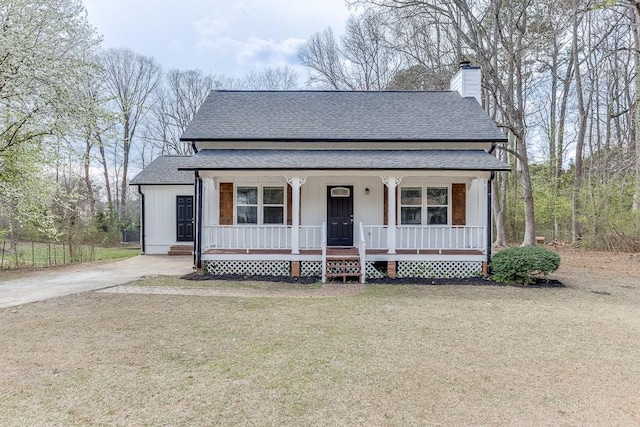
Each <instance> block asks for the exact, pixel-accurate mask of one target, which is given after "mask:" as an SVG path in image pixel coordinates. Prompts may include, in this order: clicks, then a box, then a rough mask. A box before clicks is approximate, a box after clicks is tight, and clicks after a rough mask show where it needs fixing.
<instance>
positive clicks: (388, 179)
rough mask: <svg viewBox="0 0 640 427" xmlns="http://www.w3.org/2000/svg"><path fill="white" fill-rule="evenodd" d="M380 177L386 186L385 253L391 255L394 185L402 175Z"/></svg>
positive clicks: (394, 224)
mask: <svg viewBox="0 0 640 427" xmlns="http://www.w3.org/2000/svg"><path fill="white" fill-rule="evenodd" d="M381 178H382V182H383V183H384V185H386V186H387V202H388V209H387V247H388V251H387V253H388V254H391V255H393V254H395V253H396V223H397V221H396V187H397V186H398V184H400V182H401V181H402V177H397V176H383V177H381Z"/></svg>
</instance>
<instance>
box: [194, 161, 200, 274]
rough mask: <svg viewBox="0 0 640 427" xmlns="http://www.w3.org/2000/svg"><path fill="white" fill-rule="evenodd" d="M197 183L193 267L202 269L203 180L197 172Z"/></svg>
mask: <svg viewBox="0 0 640 427" xmlns="http://www.w3.org/2000/svg"><path fill="white" fill-rule="evenodd" d="M195 176H196V182H195V191H196V203H197V205H196V242H195V245H194V248H193V266H194V268H202V178H200V173H199V172H198V171H195Z"/></svg>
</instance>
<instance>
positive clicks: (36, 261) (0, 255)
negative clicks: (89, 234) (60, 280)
mask: <svg viewBox="0 0 640 427" xmlns="http://www.w3.org/2000/svg"><path fill="white" fill-rule="evenodd" d="M95 259H96V248H95V246H92V245H76V246H74V247H73V256H72V254H71V253H70V251H69V245H68V244H66V243H57V242H16V244H15V246H13V247H12V246H11V243H10V242H9V241H6V240H3V241H2V246H1V247H0V269H9V268H26V267H51V266H56V265H64V264H71V263H76V262H86V261H95Z"/></svg>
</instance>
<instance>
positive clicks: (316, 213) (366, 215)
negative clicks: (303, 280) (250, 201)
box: [172, 171, 489, 238]
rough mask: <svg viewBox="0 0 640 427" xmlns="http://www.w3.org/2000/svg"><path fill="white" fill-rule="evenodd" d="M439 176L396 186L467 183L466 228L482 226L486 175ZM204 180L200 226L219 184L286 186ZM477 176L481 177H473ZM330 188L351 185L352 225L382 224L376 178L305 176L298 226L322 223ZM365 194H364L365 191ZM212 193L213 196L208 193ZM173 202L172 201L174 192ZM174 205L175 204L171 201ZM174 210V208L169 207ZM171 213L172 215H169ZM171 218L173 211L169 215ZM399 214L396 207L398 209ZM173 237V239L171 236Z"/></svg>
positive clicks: (211, 216) (212, 211)
mask: <svg viewBox="0 0 640 427" xmlns="http://www.w3.org/2000/svg"><path fill="white" fill-rule="evenodd" d="M284 173H286V175H287V176H297V175H303V176H304V175H305V173H304V172H302V173H301V171H286V172H284ZM325 173H326V172H325ZM440 174H441V175H439V176H436V175H434V172H428V173H425V176H405V177H404V178H403V179H402V182H401V183H400V185H399V186H400V187H402V186H412V185H420V186H434V187H437V186H445V187H448V188H451V184H452V183H466V184H467V197H466V200H467V225H477V226H484V225H486V206H487V205H486V198H487V196H486V194H487V193H486V179H487V178H488V176H489V172H475V174H476V176H472V175H470V174H469V175H466V176H462V175H457V174H454V173H452V172H448V171H447V172H440ZM201 175H202V176H203V177H204V178H205V180H204V185H205V191H204V193H205V200H204V204H203V206H204V210H205V213H204V218H205V221H204V225H215V224H217V223H218V215H219V212H218V205H217V202H212V201H211V200H209V201H207V200H206V199H207V198H209V199H210V198H211V197H210V195H214V196H215V192H217V191H218V188H219V187H218V185H219V183H221V182H233V183H234V184H236V185H237V184H245V185H250V184H256V185H259V184H280V185H287V184H286V178H285V176H284V174H283V175H280V176H264V175H261V176H260V175H257V174H256V175H253V176H241V177H240V176H215V173H214V172H210V171H207V172H202V173H201ZM381 175H401V176H402V173H401V172H400V173H399V172H398V171H395V172H388V171H387V172H384V171H383V173H381ZM477 175H481V176H477ZM214 176H215V182H216V187H215V190H214V191H213V192H209V191H207V188H206V187H207V185H211V183H212V182H213V181H211V180H207V179H206V177H214ZM334 185H345V186H353V205H354V218H353V222H354V224H355V225H357V224H358V223H359V222H362V223H363V224H364V225H383V199H384V184H383V183H382V180H381V178H380V177H379V176H377V175H376V176H328V175H327V176H308V177H307V180H306V182H305V183H304V185H302V190H301V191H302V198H301V205H302V209H301V225H303V226H304V225H320V224H322V222H324V221H326V216H327V187H328V186H334ZM367 188H368V189H369V194H366V189H367ZM212 193H213V194H212ZM173 194H174V197H173V199H175V195H176V194H175V193H173ZM174 203H175V202H174ZM172 209H173V210H175V206H174V207H173V208H172ZM173 210H172V212H173ZM173 215H175V212H173ZM398 215H399V206H398ZM172 221H174V225H172V233H174V234H175V218H172ZM174 238H175V237H174Z"/></svg>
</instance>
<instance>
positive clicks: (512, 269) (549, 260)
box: [491, 246, 560, 284]
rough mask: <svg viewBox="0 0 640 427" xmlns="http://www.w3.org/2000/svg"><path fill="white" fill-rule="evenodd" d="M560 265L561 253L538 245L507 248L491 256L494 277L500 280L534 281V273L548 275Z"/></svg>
mask: <svg viewBox="0 0 640 427" xmlns="http://www.w3.org/2000/svg"><path fill="white" fill-rule="evenodd" d="M558 267H560V255H558V253H557V252H554V251H552V250H550V249H546V248H542V247H538V246H521V247H517V248H510V249H505V250H503V251H500V252H498V253H496V254H495V255H494V256H493V257H492V258H491V270H492V271H493V278H494V279H495V280H497V281H499V282H520V283H525V284H529V283H533V281H534V280H533V275H535V274H542V275H543V276H547V275H548V274H549V273H553V272H554V271H556V270H557V269H558Z"/></svg>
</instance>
